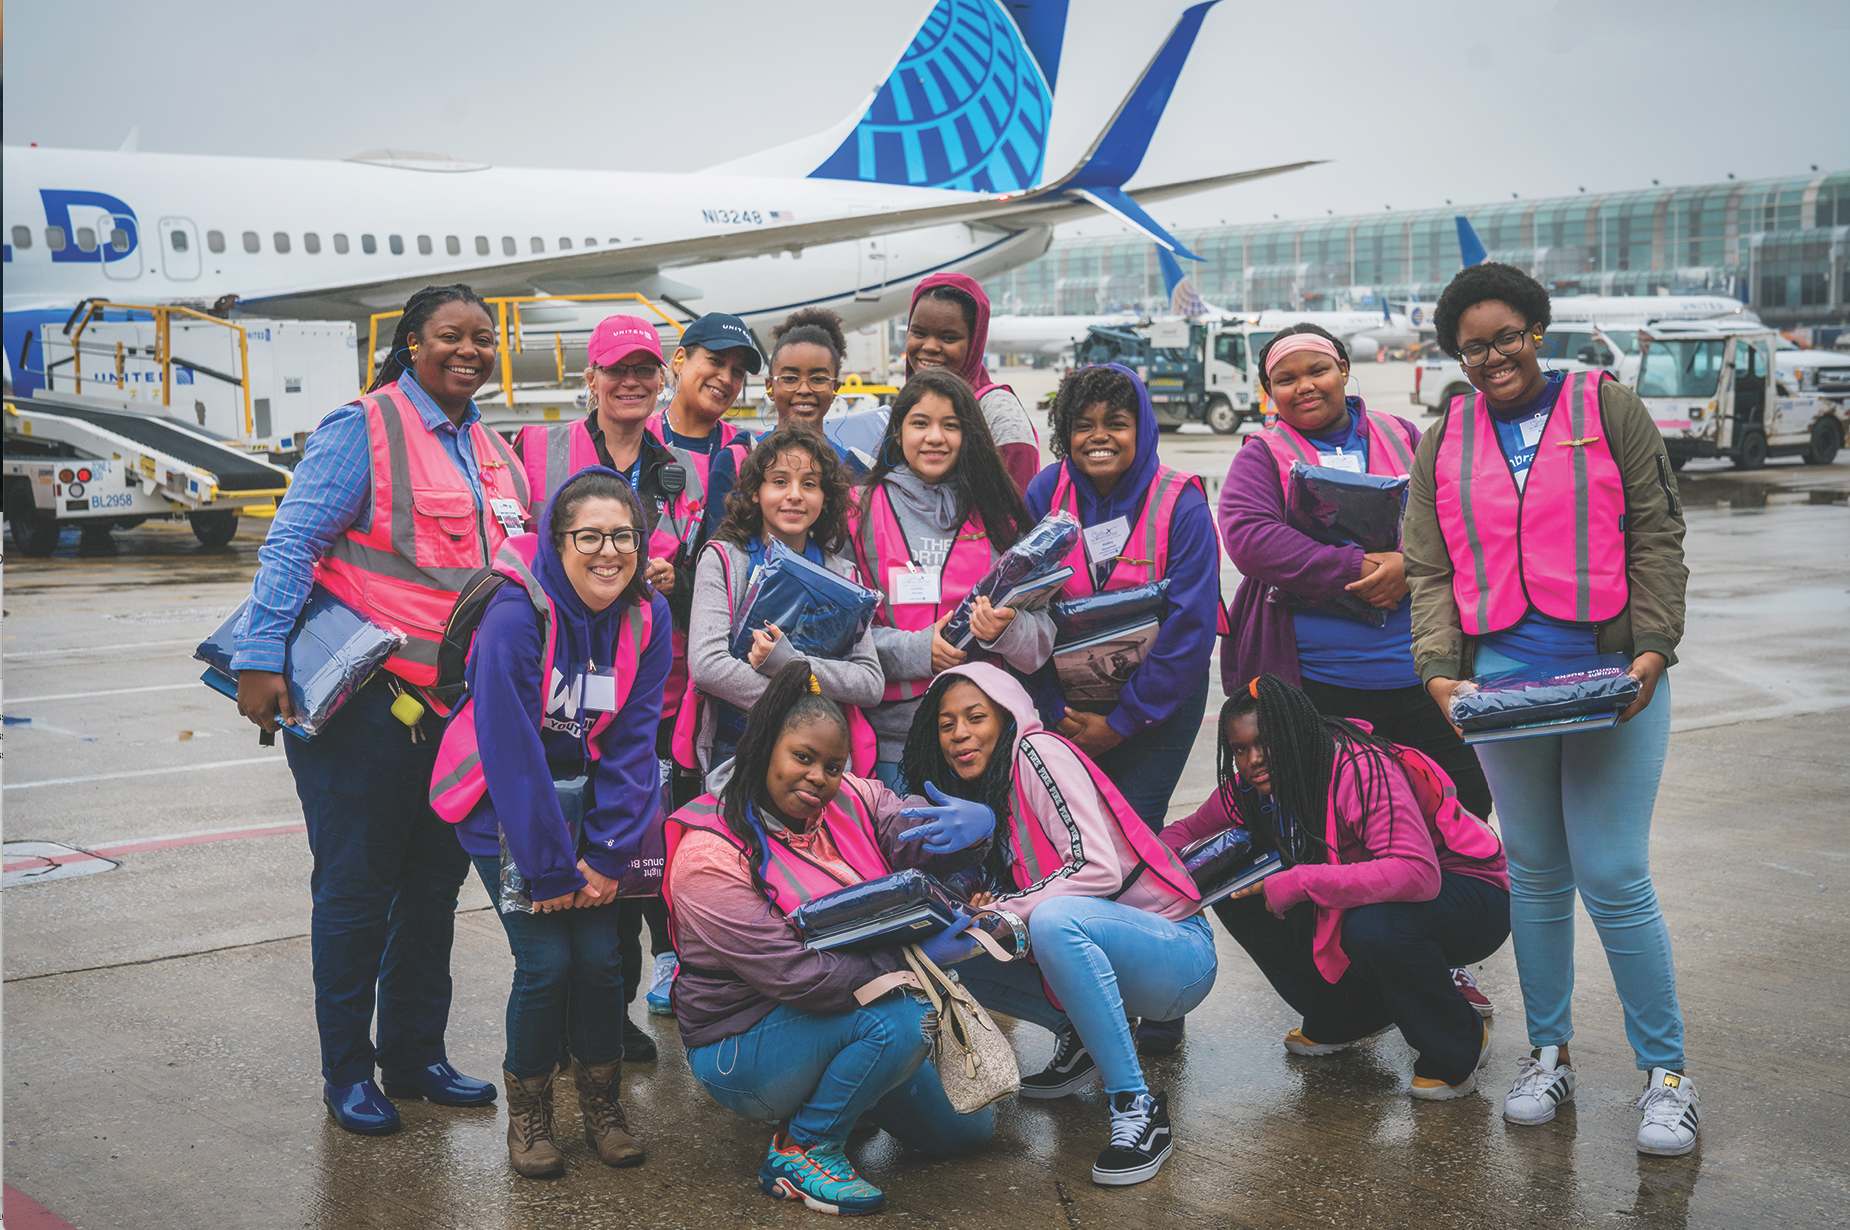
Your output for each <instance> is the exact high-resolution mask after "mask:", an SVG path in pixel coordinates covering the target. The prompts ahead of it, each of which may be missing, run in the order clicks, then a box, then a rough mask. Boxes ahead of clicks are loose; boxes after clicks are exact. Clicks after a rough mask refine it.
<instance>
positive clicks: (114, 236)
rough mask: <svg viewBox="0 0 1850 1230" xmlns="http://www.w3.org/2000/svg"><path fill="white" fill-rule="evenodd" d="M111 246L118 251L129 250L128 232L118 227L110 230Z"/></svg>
mask: <svg viewBox="0 0 1850 1230" xmlns="http://www.w3.org/2000/svg"><path fill="white" fill-rule="evenodd" d="M109 246H110V247H112V248H114V249H115V250H116V251H118V252H126V251H128V232H127V231H125V230H123V229H122V228H121V227H119V226H118V227H116V228H115V229H113V230H111V231H110V232H109Z"/></svg>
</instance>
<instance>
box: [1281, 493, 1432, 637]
mask: <svg viewBox="0 0 1850 1230" xmlns="http://www.w3.org/2000/svg"><path fill="white" fill-rule="evenodd" d="M1407 481H1408V480H1407V478H1406V477H1405V476H1402V477H1400V478H1386V477H1383V476H1382V475H1379V474H1357V473H1355V472H1354V471H1352V470H1339V469H1336V468H1335V467H1334V466H1307V465H1305V464H1304V463H1303V462H1301V461H1294V462H1292V463H1291V479H1290V481H1289V482H1288V483H1287V484H1286V487H1287V490H1286V492H1285V523H1286V524H1287V525H1289V526H1291V527H1292V528H1293V529H1295V530H1299V531H1301V532H1303V533H1305V534H1308V535H1309V536H1310V537H1312V538H1314V539H1316V540H1317V541H1318V542H1321V543H1326V544H1328V545H1330V546H1333V547H1346V546H1354V547H1360V548H1362V550H1363V551H1364V552H1367V553H1372V554H1381V553H1383V552H1387V551H1398V550H1400V529H1401V519H1402V517H1403V515H1404V513H1405V510H1406V506H1407ZM1267 600H1268V601H1270V602H1273V603H1275V604H1277V605H1279V606H1286V607H1298V608H1303V609H1306V610H1313V611H1322V612H1324V613H1325V614H1329V615H1340V616H1341V617H1342V618H1344V619H1352V620H1354V621H1355V622H1357V623H1362V624H1368V625H1370V626H1372V627H1376V628H1385V627H1386V626H1387V617H1388V613H1387V612H1386V611H1384V610H1382V609H1381V608H1380V607H1377V606H1371V605H1369V604H1368V603H1366V602H1364V601H1363V600H1362V599H1360V598H1358V597H1356V596H1355V595H1354V594H1348V593H1344V594H1338V595H1336V596H1335V597H1334V598H1306V597H1303V596H1302V595H1300V594H1294V593H1291V592H1290V591H1289V590H1283V589H1279V588H1278V587H1276V586H1274V587H1273V588H1272V589H1271V591H1270V592H1269V593H1268V594H1267Z"/></svg>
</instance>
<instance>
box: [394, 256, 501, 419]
mask: <svg viewBox="0 0 1850 1230" xmlns="http://www.w3.org/2000/svg"><path fill="white" fill-rule="evenodd" d="M446 303H473V304H475V305H476V306H477V307H479V308H481V309H482V314H483V315H485V316H487V317H488V319H489V320H490V321H492V320H494V318H495V315H494V313H493V312H490V311H489V310H488V305H487V304H486V303H484V302H482V296H480V295H478V294H476V293H475V290H474V289H473V288H472V287H468V286H465V285H463V284H462V283H461V282H456V283H454V284H452V285H449V286H426V287H425V288H424V289H423V290H420V291H418V292H417V293H416V294H414V295H412V296H411V298H409V299H407V300H405V310H404V313H403V314H402V315H401V316H399V318H398V328H396V329H394V330H392V348H391V350H390V351H389V352H388V353H387V354H386V356H385V362H384V363H382V364H380V366H379V374H378V375H377V376H375V377H373V382H372V384H371V386H369V387H368V388H367V390H366V391H367V392H368V393H371V392H373V391H374V390H376V389H381V388H384V387H385V386H386V385H388V384H391V383H392V382H393V381H394V380H397V379H398V378H399V377H400V376H402V375H404V374H405V371H406V370H407V369H408V368H409V367H410V366H411V365H410V364H409V363H407V362H406V361H405V359H401V358H399V356H400V355H404V356H405V358H407V359H408V358H410V355H411V335H412V334H414V333H422V332H423V331H424V326H425V325H426V324H428V323H429V322H430V318H431V315H432V314H433V313H434V312H436V310H437V309H438V308H440V307H442V306H443V305H444V304H446Z"/></svg>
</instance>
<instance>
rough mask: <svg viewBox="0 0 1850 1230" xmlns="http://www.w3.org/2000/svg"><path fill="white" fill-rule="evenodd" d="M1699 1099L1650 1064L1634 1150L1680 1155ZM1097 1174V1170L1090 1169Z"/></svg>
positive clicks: (1689, 1140) (1689, 1143)
mask: <svg viewBox="0 0 1850 1230" xmlns="http://www.w3.org/2000/svg"><path fill="white" fill-rule="evenodd" d="M1700 1102H1701V1099H1700V1098H1698V1097H1697V1096H1696V1087H1695V1086H1694V1085H1692V1084H1690V1083H1689V1077H1687V1076H1685V1075H1683V1074H1682V1073H1681V1072H1671V1071H1669V1070H1668V1069H1665V1068H1652V1069H1651V1081H1650V1083H1649V1084H1647V1085H1646V1086H1645V1087H1644V1096H1643V1097H1641V1098H1639V1099H1638V1109H1639V1110H1642V1111H1643V1112H1644V1122H1642V1123H1640V1124H1639V1125H1638V1152H1640V1153H1652V1154H1655V1155H1657V1156H1658V1157H1682V1156H1683V1155H1684V1154H1685V1153H1688V1152H1689V1151H1690V1150H1691V1149H1694V1148H1695V1147H1696V1134H1697V1132H1698V1131H1700V1130H1701V1116H1700V1115H1698V1114H1697V1113H1696V1107H1697V1105H1698V1104H1700ZM1093 1177H1095V1178H1096V1177H1097V1172H1096V1171H1094V1172H1093Z"/></svg>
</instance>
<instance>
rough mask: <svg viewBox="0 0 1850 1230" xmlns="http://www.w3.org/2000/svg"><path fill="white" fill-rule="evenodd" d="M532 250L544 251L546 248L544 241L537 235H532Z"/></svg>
mask: <svg viewBox="0 0 1850 1230" xmlns="http://www.w3.org/2000/svg"><path fill="white" fill-rule="evenodd" d="M533 250H534V251H535V252H544V251H545V250H546V241H545V240H544V239H541V238H540V237H539V236H538V235H535V236H534V237H533Z"/></svg>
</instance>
